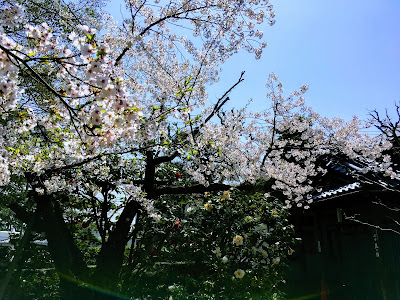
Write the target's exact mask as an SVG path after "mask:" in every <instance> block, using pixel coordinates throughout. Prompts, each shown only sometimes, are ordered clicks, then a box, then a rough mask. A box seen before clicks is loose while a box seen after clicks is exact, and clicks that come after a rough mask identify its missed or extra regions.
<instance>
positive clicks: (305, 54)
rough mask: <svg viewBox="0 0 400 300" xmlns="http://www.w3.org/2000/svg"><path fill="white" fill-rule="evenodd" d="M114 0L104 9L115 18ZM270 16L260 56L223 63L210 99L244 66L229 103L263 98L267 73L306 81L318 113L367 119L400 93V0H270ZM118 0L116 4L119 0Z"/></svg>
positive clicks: (293, 82)
mask: <svg viewBox="0 0 400 300" xmlns="http://www.w3.org/2000/svg"><path fill="white" fill-rule="evenodd" d="M117 2H119V1H112V3H111V4H109V5H108V8H107V10H108V11H109V12H110V13H111V14H112V15H113V16H114V18H115V19H116V20H120V19H121V18H120V16H121V13H120V11H121V10H120V5H119V4H118V5H117ZM271 3H272V4H273V5H274V7H275V13H276V24H275V25H274V26H272V27H270V26H267V25H265V28H264V30H263V31H264V38H265V40H266V42H267V43H268V47H267V48H266V49H265V50H264V53H263V57H262V58H261V59H260V60H254V57H253V55H250V54H246V53H242V54H238V55H236V56H234V57H233V58H231V59H230V60H229V61H228V62H227V63H226V64H225V65H224V72H223V73H222V74H221V82H220V83H218V84H217V85H216V86H214V87H213V88H211V89H210V90H209V91H210V93H209V96H210V99H211V100H213V99H217V98H218V97H219V96H220V95H221V93H223V91H224V89H225V88H226V87H228V86H230V84H231V83H233V82H235V81H236V80H237V78H238V77H239V75H240V72H241V71H242V70H243V71H246V75H245V81H244V82H243V83H242V84H241V85H240V86H239V87H238V88H237V89H236V90H235V91H234V92H233V93H232V94H231V96H230V98H231V99H232V101H233V102H232V103H231V105H234V106H242V105H244V104H245V103H246V102H247V100H248V99H249V98H253V99H254V101H255V102H258V101H265V93H266V89H265V87H264V85H265V81H266V78H267V76H268V74H269V73H271V72H274V73H275V74H276V75H278V77H279V78H280V80H281V81H282V83H283V85H284V88H285V91H286V92H288V93H289V92H291V91H292V90H293V89H296V88H298V87H300V86H301V85H302V84H308V85H309V87H310V88H309V91H308V92H307V93H306V94H305V98H306V103H307V104H308V105H309V106H311V107H313V109H314V110H315V111H317V112H319V113H320V114H321V115H323V116H327V117H333V116H336V117H341V118H344V119H350V118H351V117H352V116H353V115H356V116H358V117H360V118H362V119H366V118H367V115H368V111H369V110H372V109H375V108H376V109H377V110H378V111H380V112H384V109H385V108H388V109H389V110H393V107H394V103H395V102H399V101H400V1H399V0H335V1H333V0H271ZM122 6H123V5H122Z"/></svg>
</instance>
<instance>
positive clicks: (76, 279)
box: [36, 195, 91, 299]
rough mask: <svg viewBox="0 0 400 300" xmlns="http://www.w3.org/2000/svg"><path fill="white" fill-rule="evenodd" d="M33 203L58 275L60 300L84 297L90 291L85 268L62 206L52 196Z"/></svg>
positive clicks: (41, 197)
mask: <svg viewBox="0 0 400 300" xmlns="http://www.w3.org/2000/svg"><path fill="white" fill-rule="evenodd" d="M36 203H37V212H38V215H39V216H40V218H41V222H42V225H43V229H44V231H45V234H46V239H47V242H48V249H49V252H50V254H51V257H52V259H53V261H54V265H55V268H56V272H57V274H58V276H59V278H60V291H61V295H60V296H61V299H74V298H75V299H84V298H82V297H86V295H87V296H88V294H90V293H91V292H90V291H89V290H88V289H87V288H86V287H85V286H86V283H87V282H88V281H87V278H88V275H89V274H88V269H87V266H86V264H85V262H84V260H83V255H82V253H81V252H80V251H79V249H78V248H77V247H76V245H75V244H74V240H73V237H72V235H71V233H70V231H69V230H68V228H67V226H66V224H65V222H64V218H63V214H62V210H61V207H60V205H59V203H58V202H57V200H55V199H54V197H52V196H51V195H50V196H49V195H43V196H39V197H37V198H36Z"/></svg>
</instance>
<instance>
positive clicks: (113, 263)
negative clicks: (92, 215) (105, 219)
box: [92, 201, 139, 299]
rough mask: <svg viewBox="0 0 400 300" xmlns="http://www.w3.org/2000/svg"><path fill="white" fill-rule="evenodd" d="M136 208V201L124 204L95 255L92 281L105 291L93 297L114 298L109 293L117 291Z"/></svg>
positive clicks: (112, 293)
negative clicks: (95, 264) (95, 260)
mask: <svg viewBox="0 0 400 300" xmlns="http://www.w3.org/2000/svg"><path fill="white" fill-rule="evenodd" d="M138 210H139V204H138V203H137V202H136V201H130V202H128V203H127V204H126V206H125V208H124V210H123V211H122V213H121V215H120V217H119V219H118V221H117V223H116V224H115V226H114V228H113V230H112V232H111V233H110V235H109V238H108V240H107V242H106V243H105V245H104V246H103V247H102V249H101V251H100V253H99V256H98V257H97V266H96V270H95V272H94V275H93V280H92V282H93V284H94V285H95V286H97V288H98V290H103V291H104V292H105V293H103V294H102V295H96V296H95V299H115V297H114V296H112V297H111V298H110V296H109V295H115V294H116V293H117V290H116V288H117V285H118V282H119V279H120V277H119V275H120V271H121V268H122V264H123V260H124V253H125V246H126V244H127V243H128V240H129V233H130V230H131V225H132V222H133V219H134V217H135V215H136V214H137V213H138Z"/></svg>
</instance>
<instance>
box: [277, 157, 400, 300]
mask: <svg viewBox="0 0 400 300" xmlns="http://www.w3.org/2000/svg"><path fill="white" fill-rule="evenodd" d="M361 170H362V168H361V167H360V166H357V165H355V164H354V163H348V162H346V161H333V162H331V164H330V165H329V171H328V173H327V175H326V177H325V178H324V179H323V181H326V183H327V185H326V187H327V188H325V190H324V191H323V192H322V193H320V194H318V195H316V196H315V197H314V203H313V204H312V205H311V206H310V209H308V210H304V209H298V210H295V211H293V213H292V220H291V221H292V223H293V225H294V226H295V228H296V235H297V237H299V238H301V239H302V242H301V243H300V244H299V246H298V248H297V249H296V252H295V254H294V255H293V257H292V258H291V262H290V271H289V273H288V277H287V283H286V287H285V292H286V294H287V299H293V300H295V299H297V300H311V299H321V300H347V299H349V300H350V299H351V300H378V299H382V300H398V299H400V191H399V186H400V182H399V181H398V180H397V179H389V178H384V177H382V176H381V175H379V174H363V173H362V172H361ZM321 182H322V181H321Z"/></svg>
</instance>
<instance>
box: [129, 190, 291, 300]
mask: <svg viewBox="0 0 400 300" xmlns="http://www.w3.org/2000/svg"><path fill="white" fill-rule="evenodd" d="M161 205H162V207H168V208H169V209H168V211H165V212H164V214H163V216H162V219H161V220H160V221H159V222H158V224H153V223H152V222H150V220H149V221H147V222H142V224H145V225H144V226H143V228H141V230H140V231H139V234H138V238H137V239H136V243H135V247H134V248H133V249H131V251H133V253H132V254H133V257H134V259H133V261H132V262H131V263H130V264H129V265H128V266H127V269H128V270H129V269H130V268H132V269H133V272H132V273H131V270H130V271H128V272H127V274H128V275H129V277H130V278H125V279H124V283H123V287H124V289H125V290H124V293H126V294H128V295H130V296H132V295H133V296H134V298H138V299H141V297H145V296H146V295H148V297H149V298H150V299H156V298H157V297H159V298H160V299H165V298H166V297H167V296H168V295H172V296H173V298H174V299H187V298H193V297H194V298H196V299H215V298H222V299H243V298H251V297H255V298H259V297H260V296H261V295H263V296H264V297H267V295H268V294H269V295H270V296H272V295H273V294H274V293H277V292H278V289H277V288H278V286H279V284H280V283H281V282H282V281H283V277H282V275H283V270H284V266H285V262H286V257H287V256H288V255H290V254H291V253H292V251H293V250H292V249H291V248H290V247H293V244H294V237H293V226H291V225H290V224H288V221H287V219H286V218H287V215H288V211H287V210H286V209H285V208H284V207H283V205H282V203H281V202H279V201H278V200H277V199H275V198H274V197H271V196H268V195H262V194H254V195H248V194H247V193H240V192H233V193H229V191H225V192H224V193H215V194H214V195H212V194H207V195H205V196H203V195H197V197H195V198H192V197H187V196H176V197H171V196H166V197H162V198H161V199H160V208H161ZM146 225H147V226H146ZM235 237H236V238H235ZM237 240H238V241H239V242H238V241H237ZM235 241H236V243H235ZM130 266H133V267H130ZM237 270H243V272H244V276H243V278H236V277H235V272H236V271H237ZM265 299H266V298H265Z"/></svg>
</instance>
